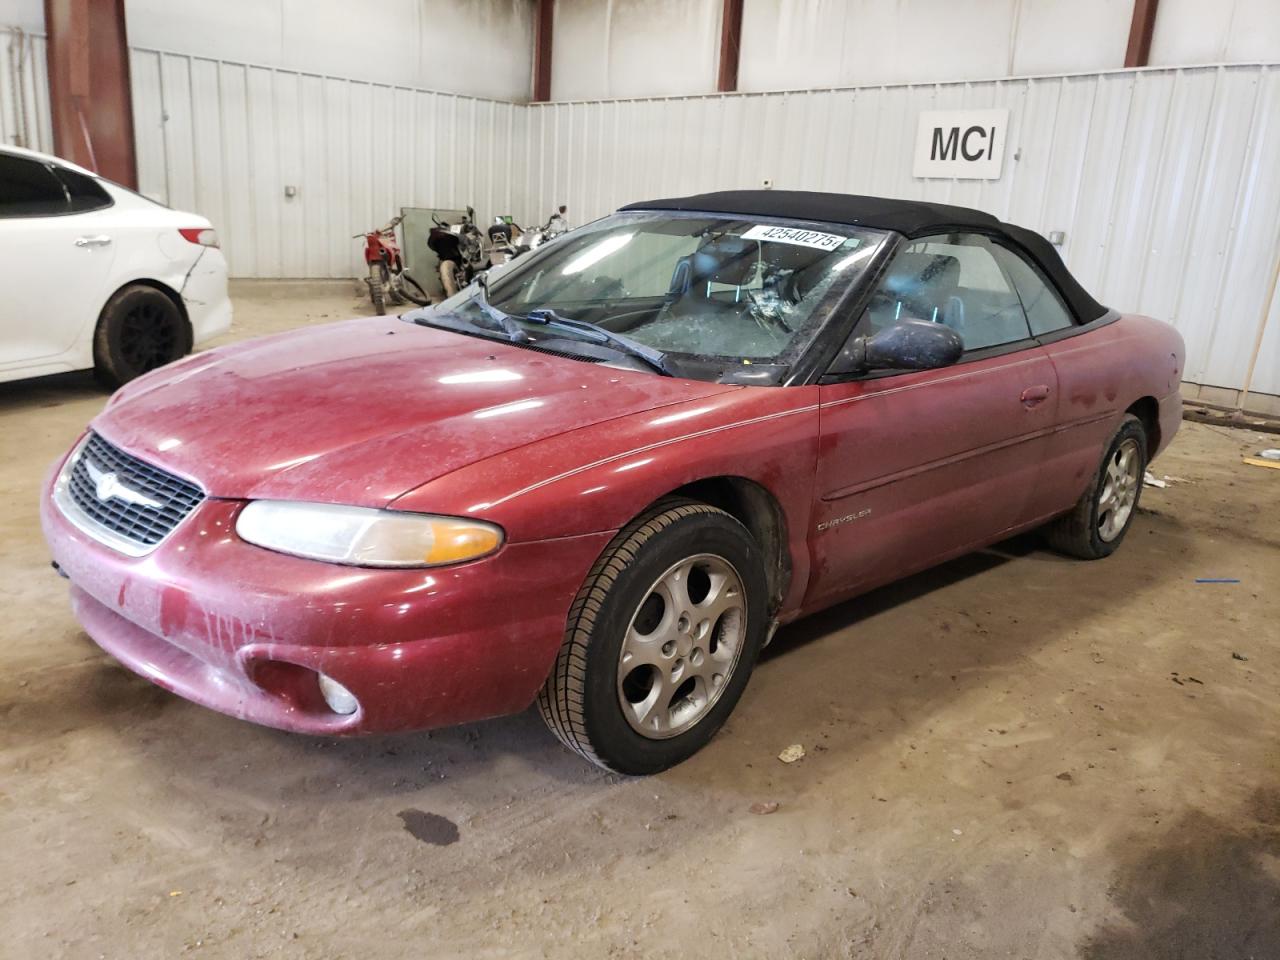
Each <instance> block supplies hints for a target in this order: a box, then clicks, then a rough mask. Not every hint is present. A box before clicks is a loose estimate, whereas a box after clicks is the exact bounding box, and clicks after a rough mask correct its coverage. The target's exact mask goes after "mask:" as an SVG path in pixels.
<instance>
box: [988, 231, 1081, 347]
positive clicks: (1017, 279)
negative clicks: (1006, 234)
mask: <svg viewBox="0 0 1280 960" xmlns="http://www.w3.org/2000/svg"><path fill="white" fill-rule="evenodd" d="M995 255H996V257H998V258H999V260H1000V264H1001V266H1003V267H1004V269H1005V272H1006V273H1008V275H1009V278H1010V279H1011V280H1013V286H1014V288H1015V289H1016V290H1017V291H1018V297H1019V298H1020V299H1021V300H1022V308H1023V309H1024V310H1025V311H1026V313H1027V322H1028V323H1029V324H1030V325H1031V333H1032V335H1034V336H1037V337H1038V336H1040V334H1042V333H1052V332H1053V331H1054V330H1063V329H1065V328H1067V327H1071V326H1074V325H1075V321H1073V320H1072V319H1071V314H1070V313H1069V312H1068V311H1067V308H1066V307H1065V306H1063V305H1062V300H1061V299H1059V297H1058V294H1057V291H1055V290H1054V289H1053V288H1052V287H1050V286H1049V284H1048V283H1047V282H1046V281H1045V280H1044V279H1043V278H1042V277H1041V276H1040V274H1039V272H1038V271H1037V270H1036V269H1035V268H1034V267H1032V266H1031V264H1029V263H1027V261H1025V260H1024V259H1022V257H1021V256H1019V255H1018V254H1016V253H1014V252H1013V251H1012V250H1006V249H1005V248H1004V247H996V248H995Z"/></svg>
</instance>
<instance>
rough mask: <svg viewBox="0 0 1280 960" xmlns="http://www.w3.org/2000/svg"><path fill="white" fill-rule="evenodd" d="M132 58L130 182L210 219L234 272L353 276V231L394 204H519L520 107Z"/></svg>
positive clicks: (221, 65)
mask: <svg viewBox="0 0 1280 960" xmlns="http://www.w3.org/2000/svg"><path fill="white" fill-rule="evenodd" d="M130 53H131V62H130V69H131V72H132V77H133V112H134V129H135V135H136V139H137V146H138V184H139V188H140V190H141V191H142V192H143V193H145V194H147V195H149V196H153V197H155V198H157V199H160V200H162V201H163V202H165V203H167V204H169V205H170V206H174V207H178V208H183V209H188V210H194V211H198V212H200V213H202V214H204V215H205V216H207V217H209V219H211V220H212V221H213V222H214V224H215V226H216V227H217V228H218V231H219V234H220V235H221V237H222V245H223V248H224V249H225V250H226V253H227V257H228V260H229V262H230V267H231V272H232V274H233V275H234V276H237V277H350V276H354V275H355V274H357V273H362V272H363V265H362V261H361V258H360V244H359V243H358V242H357V241H356V240H353V239H352V235H353V234H356V233H362V232H364V231H365V230H369V229H372V228H374V227H378V226H381V225H382V224H383V223H385V222H386V221H387V220H389V219H390V218H391V217H392V216H393V215H394V214H396V213H397V212H399V209H400V207H402V206H421V207H442V208H455V209H456V208H458V207H459V206H460V205H465V204H467V203H468V202H469V203H472V204H474V205H475V206H476V208H477V209H478V211H480V212H481V213H484V214H486V215H487V214H489V213H491V212H503V213H506V212H510V211H511V210H512V209H513V206H514V204H515V203H516V202H517V198H516V197H515V195H514V191H516V190H517V189H518V186H517V184H516V183H514V182H513V180H512V178H511V175H510V174H511V170H512V161H511V157H512V153H513V148H515V147H516V145H519V146H520V147H523V144H524V141H525V137H526V135H525V120H526V112H527V111H526V108H525V107H524V106H521V105H518V104H512V103H504V102H499V101H493V100H480V99H476V98H473V97H462V96H455V95H452V94H446V93H433V92H429V91H424V90H415V89H410V88H406V87H398V86H389V85H384V84H377V83H368V82H363V81H355V80H347V79H342V78H339V77H328V76H320V75H317V74H311V73H303V72H298V71H291V70H280V69H275V68H272V67H260V66H253V65H249V64H244V63H232V62H229V61H223V60H210V59H205V58H201V57H191V56H185V55H180V54H172V53H162V52H159V51H155V50H144V49H138V48H134V49H132V50H131V52H130ZM519 153H520V154H521V155H522V156H523V154H524V151H523V149H520V150H519ZM286 186H292V187H296V188H297V193H296V196H294V197H291V198H290V197H286V196H285V187H286Z"/></svg>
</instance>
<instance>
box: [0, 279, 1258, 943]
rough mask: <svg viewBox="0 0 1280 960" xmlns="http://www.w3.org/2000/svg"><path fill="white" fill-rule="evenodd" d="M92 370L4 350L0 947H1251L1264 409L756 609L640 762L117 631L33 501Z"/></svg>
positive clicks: (88, 400) (339, 305) (258, 308)
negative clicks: (90, 615)
mask: <svg viewBox="0 0 1280 960" xmlns="http://www.w3.org/2000/svg"><path fill="white" fill-rule="evenodd" d="M236 307H237V314H236V325H235V330H234V332H233V334H232V337H233V338H235V337H245V336H252V335H256V334H260V333H264V332H267V331H272V330H278V329H284V328H286V327H290V326H294V325H299V324H306V323H318V322H324V321H325V320H328V319H337V318H340V317H344V316H348V315H352V314H355V313H361V312H368V309H367V305H365V304H361V303H360V301H358V300H357V299H356V297H355V295H354V292H353V288H350V287H347V286H335V287H332V288H330V289H329V290H328V291H327V292H323V293H320V294H317V293H316V292H315V291H314V289H307V288H288V287H284V288H272V289H269V290H263V289H261V288H254V287H251V286H247V285H241V286H239V287H238V288H237V304H236ZM105 399H106V398H105V395H104V394H103V393H102V392H101V391H99V390H98V389H97V388H96V387H94V385H93V383H92V381H91V379H90V378H88V377H87V376H80V375H75V376H67V377H61V378H55V379H52V380H45V381H40V382H33V383H24V384H5V385H0V600H2V601H3V624H2V625H0V933H2V935H0V957H6V958H8V957H13V958H23V960H27V958H35V957H41V958H43V957H76V958H79V957H88V958H99V957H102V958H128V960H138V958H150V957H174V956H178V955H185V954H188V953H190V954H193V955H197V956H208V957H225V958H250V957H291V958H292V957H298V958H324V960H331V958H339V957H346V958H353V960H354V958H361V960H363V958H369V957H379V958H382V957H389V958H413V960H421V958H435V957H466V958H498V957H548V958H556V960H564V958H578V957H581V958H602V957H624V956H625V957H634V956H645V957H684V956H720V957H729V958H754V957H770V958H773V957H803V958H872V957H874V958H926V957H936V958H944V957H945V958H949V960H964V958H984V960H985V958H993V957H1014V958H1056V957H1081V958H1086V960H1121V958H1124V960H1129V958H1175V957H1177V958H1187V960H1191V958H1195V960H1205V958H1211V957H1213V958H1219V960H1228V958H1230V960H1236V958H1241V960H1243V958H1250V957H1252V958H1257V960H1262V958H1277V957H1280V592H1278V590H1277V588H1278V586H1280V549H1277V547H1278V546H1280V471H1273V470H1266V469H1262V468H1258V467H1251V466H1245V465H1242V464H1241V462H1240V457H1241V454H1242V453H1244V452H1252V451H1254V450H1256V449H1258V448H1259V447H1261V446H1276V445H1277V442H1276V440H1277V438H1275V437H1271V438H1266V439H1265V440H1264V439H1263V438H1262V437H1261V436H1260V435H1258V434H1254V433H1250V432H1245V431H1229V430H1222V429H1219V428H1213V427H1206V426H1200V425H1196V424H1186V425H1184V426H1183V428H1182V431H1181V433H1180V434H1179V435H1178V438H1177V441H1176V442H1175V443H1174V445H1173V447H1172V449H1171V450H1170V451H1169V452H1168V453H1167V454H1166V455H1165V456H1164V457H1163V458H1161V459H1160V460H1159V461H1158V462H1157V463H1156V464H1155V465H1154V470H1155V472H1156V473H1157V475H1159V476H1165V475H1171V476H1174V477H1178V478H1182V482H1174V483H1170V485H1169V486H1168V487H1167V488H1166V489H1163V490H1159V489H1147V490H1146V491H1145V492H1144V494H1143V509H1142V512H1141V515H1140V516H1139V517H1138V518H1137V520H1136V521H1135V523H1134V526H1133V529H1132V530H1131V531H1130V533H1129V537H1128V540H1127V541H1126V543H1125V544H1124V546H1123V548H1122V549H1121V550H1120V551H1119V552H1118V553H1117V554H1116V555H1115V556H1113V557H1111V558H1109V559H1107V560H1104V561H1100V562H1096V563H1081V562H1079V561H1072V560H1067V559H1064V558H1061V557H1059V556H1056V555H1054V554H1052V553H1049V552H1047V551H1046V550H1044V549H1042V548H1041V546H1040V545H1039V544H1038V542H1037V541H1036V540H1035V539H1034V538H1020V539H1018V540H1015V541H1011V542H1008V543H1004V544H1001V545H999V546H998V547H997V548H994V549H992V550H989V551H986V552H984V553H981V554H978V555H975V556H972V557H969V558H966V559H963V560H960V561H957V562H954V563H950V564H948V565H946V566H944V567H941V568H939V569H936V570H933V571H931V572H928V573H926V574H923V575H921V576H917V577H913V578H912V579H910V580H907V581H905V582H903V583H900V584H898V585H895V586H893V587H890V588H888V589H884V590H880V591H878V592H876V593H874V594H871V595H869V596H867V597H864V598H862V599H859V600H856V601H854V602H851V603H847V604H844V605H842V606H840V607H838V608H836V609H833V610H830V611H828V612H826V613H824V614H822V615H820V616H817V617H815V618H812V619H810V620H807V621H802V622H800V623H798V624H795V625H793V626H791V627H788V628H786V629H784V630H783V631H781V632H780V633H779V635H778V638H777V639H776V641H775V642H774V644H773V646H772V647H771V648H770V649H769V651H768V652H767V656H766V659H765V661H764V662H763V663H762V664H761V665H760V667H759V669H758V670H757V672H756V675H755V677H754V679H753V680H752V683H751V686H750V687H749V689H748V690H747V693H746V696H745V697H744V699H743V701H742V704H741V705H740V707H739V709H738V711H737V713H736V714H735V716H734V717H733V718H732V719H731V720H730V722H729V724H728V725H727V727H726V728H725V730H724V731H723V732H722V733H721V734H720V736H719V737H717V739H716V740H715V741H714V742H713V743H712V744H711V746H710V747H709V748H708V749H706V750H705V751H703V752H702V753H701V754H700V755H698V756H697V757H695V758H694V759H692V760H691V761H689V762H687V763H685V764H683V765H682V766H680V767H678V768H677V769H675V770H672V771H670V772H668V773H666V774H664V775H662V776H659V777H655V778H652V779H645V780H638V779H625V778H620V777H616V776H609V775H607V774H605V773H603V772H601V771H599V770H596V769H594V768H592V767H589V766H587V765H586V764H584V763H583V762H581V761H580V760H578V759H577V758H576V757H574V756H572V755H570V754H569V753H567V752H566V751H564V750H563V749H562V748H561V747H560V746H559V745H558V743H557V742H556V741H555V740H554V739H553V738H552V736H551V735H550V734H549V733H548V732H547V731H546V730H545V729H544V728H543V726H542V723H541V721H540V720H539V719H538V718H537V716H536V715H535V714H534V713H533V712H532V711H530V712H526V713H525V714H522V715H520V716H516V717H511V718H507V719H503V720H496V721H492V722H489V723H484V724H479V725H475V726H470V727H463V728H458V729H450V730H444V731H437V732H435V733H433V734H431V735H426V734H418V735H404V736H395V737H379V738H375V739H364V740H352V741H336V740H318V739H309V738H304V737H300V736H295V735H289V734H285V733H279V732H276V731H272V730H266V729H261V728H258V727H255V726H251V725H249V724H246V723H241V722H237V721H235V720H232V719H229V718H227V717H223V716H220V715H218V714H215V713H212V712H210V711H208V710H204V709H202V708H200V707H197V706H194V705H192V704H189V703H187V702H185V701H182V700H180V699H178V698H176V697H173V696H171V695H169V694H167V693H164V692H162V691H160V690H158V689H157V688H155V687H152V686H151V685H149V684H148V683H146V682H145V681H143V680H141V679H138V678H137V677H135V676H133V675H132V674H129V673H127V672H125V671H124V670H122V669H121V668H119V667H118V666H116V665H114V663H113V662H112V661H111V660H110V659H109V658H107V657H106V656H105V655H103V654H101V653H100V652H99V651H98V650H97V648H96V647H95V646H94V645H93V644H92V643H91V642H90V641H89V640H88V638H87V637H86V636H85V635H84V634H83V633H82V632H81V630H80V629H79V627H78V626H77V624H76V622H75V620H74V619H73V618H72V616H71V612H70V609H69V606H68V601H67V595H66V586H65V583H64V582H63V581H62V580H60V579H59V578H58V577H57V576H55V575H54V573H53V571H52V570H50V568H49V560H48V553H47V551H46V549H45V545H44V543H43V540H42V539H41V535H40V530H39V526H38V522H37V514H36V500H37V488H38V484H39V482H40V479H41V477H42V476H43V475H44V473H45V470H46V468H47V466H48V464H49V463H50V461H52V460H53V458H54V457H55V456H56V455H57V454H58V453H60V452H61V451H62V450H64V449H65V448H66V447H67V446H68V445H69V444H70V443H71V442H72V440H73V439H74V438H75V437H76V436H77V434H78V433H79V431H80V430H81V428H82V427H83V425H84V424H85V422H86V421H87V420H88V419H89V418H90V417H91V416H92V415H93V414H94V413H96V412H97V411H98V410H99V409H100V408H101V407H102V405H103V403H104V401H105ZM1198 577H1231V578H1238V579H1239V580H1240V582H1239V583H1235V584H1197V583H1196V578H1198ZM1233 654H1239V657H1238V658H1237V657H1233ZM1244 658H1247V659H1244ZM797 743H798V744H801V745H802V746H803V747H804V750H805V753H806V755H805V757H804V758H803V759H802V760H800V761H798V762H796V763H792V764H783V763H781V762H779V760H778V759H777V755H778V753H779V752H780V751H781V750H782V749H783V748H785V747H787V746H788V745H790V744H797ZM757 803H776V804H778V809H777V811H776V812H775V813H772V814H769V815H758V814H753V813H752V812H751V809H750V808H751V807H752V805H753V804H757Z"/></svg>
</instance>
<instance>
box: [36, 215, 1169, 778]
mask: <svg viewBox="0 0 1280 960" xmlns="http://www.w3.org/2000/svg"><path fill="white" fill-rule="evenodd" d="M1182 366H1183V344H1182V340H1181V338H1180V337H1179V335H1178V334H1177V332H1175V331H1174V330H1173V329H1172V328H1171V327H1169V326H1166V325H1165V324H1163V323H1160V322H1158V321H1156V320H1151V319H1148V318H1146V317H1140V316H1129V315H1121V314H1118V313H1116V312H1115V311H1114V310H1110V309H1108V308H1106V307H1104V306H1102V305H1100V304H1099V303H1097V302H1096V301H1095V300H1094V299H1093V298H1092V297H1090V296H1089V294H1088V293H1086V292H1085V291H1084V290H1083V289H1082V288H1081V286H1080V285H1079V284H1078V283H1077V282H1076V281H1075V280H1074V279H1073V278H1072V277H1071V275H1070V274H1069V273H1068V272H1067V270H1066V268H1065V267H1064V266H1063V264H1062V261H1061V260H1060V259H1059V257H1058V256H1057V254H1056V252H1055V251H1054V249H1053V248H1052V247H1051V246H1050V245H1049V244H1048V243H1047V242H1046V241H1045V240H1043V239H1042V238H1041V237H1040V236H1038V235H1036V234H1034V233H1032V232H1030V231H1027V230H1024V229H1021V228H1018V227H1015V226H1011V225H1009V224H1005V223H1002V222H1000V221H998V220H996V219H995V218H993V217H991V216H990V215H987V214H984V213H980V212H977V211H974V210H967V209H963V208H959V207H948V206H939V205H934V204H928V203H918V202H908V201H901V200H885V199H876V198H869V197H854V196H843V195H834V194H820V193H802V192H794V193H789V192H779V191H770V192H730V193H712V194H706V195H702V196H694V197H684V198H679V199H670V200H660V201H653V202H647V203H638V204H633V205H632V206H629V207H626V208H623V209H622V210H620V211H618V212H617V213H615V214H613V215H612V216H609V217H606V218H604V219H602V220H599V221H597V222H595V223H593V224H590V225H588V226H586V227H583V228H581V229H579V230H576V231H574V232H572V233H569V234H567V235H565V236H564V237H562V238H560V239H558V240H557V241H555V242H554V243H551V244H548V245H547V246H546V247H544V248H542V249H540V250H538V251H537V252H535V253H534V254H531V255H529V256H528V257H526V258H523V259H521V260H517V261H515V262H514V263H513V264H512V265H511V266H510V267H508V268H506V269H505V270H504V271H503V272H502V273H501V275H493V276H491V277H490V278H489V279H488V281H487V282H485V281H483V280H482V281H481V282H480V283H478V284H475V285H472V286H471V287H469V288H467V289H465V290H463V291H461V292H460V293H458V294H456V295H455V296H453V297H451V298H450V299H448V300H446V301H444V302H443V303H440V304H438V305H436V306H434V307H430V308H425V309H421V310H415V311H412V312H410V313H407V314H405V315H403V316H402V317H398V318H396V317H375V318H371V319H361V320H353V321H349V322H344V323H338V324H333V325H330V326H325V327H319V328H308V329H305V330H298V331H295V332H292V333H286V334H282V335H278V336H272V337H266V338H263V339H260V340H254V341H249V342H245V343H240V344H237V345H235V346H230V347H224V348H220V349H217V350H213V351H210V352H208V353H203V354H199V355H197V356H194V357H190V358H188V359H186V360H183V361H180V362H179V363H176V364H173V365H171V366H168V367H165V368H162V369H160V370H157V371H155V372H153V373H150V374H148V375H146V376H144V377H142V378H140V379H138V380H136V381H134V382H133V383H131V384H129V385H128V386H126V387H125V388H124V389H122V390H120V391H119V392H118V393H117V394H115V396H114V397H112V399H111V401H110V402H109V403H108V404H107V407H106V409H105V410H104V411H103V412H102V413H101V414H100V415H99V416H98V417H97V418H96V419H95V420H94V421H93V422H92V423H91V424H90V427H89V430H88V432H87V433H86V434H85V435H84V436H83V437H82V438H81V439H80V441H79V442H77V443H76V444H75V446H74V447H73V448H72V450H71V451H70V452H69V453H68V454H67V456H66V457H65V458H64V459H63V460H62V461H60V462H59V463H58V464H56V465H55V467H54V469H53V471H52V473H51V476H50V478H49V482H48V488H47V490H46V494H45V496H44V498H43V504H42V517H43V524H44V530H45V534H46V536H47V538H48V541H49V544H50V546H51V548H52V551H53V556H54V558H55V562H56V565H57V567H58V568H59V569H60V571H61V572H62V573H63V574H64V575H65V576H66V577H68V578H69V579H70V583H71V596H72V602H73V604H74V607H75V611H76V614H77V616H78V617H79V619H80V622H81V623H82V624H83V625H84V628H85V630H86V631H88V633H89V635H90V636H91V637H93V639H94V640H95V641H97V643H98V644H100V645H101V646H102V647H103V648H104V649H105V650H107V651H108V652H109V653H111V654H113V655H114V656H115V657H116V658H117V659H119V660H120V661H121V662H122V663H123V664H125V665H126V666H127V667H129V668H131V669H132V670H134V671H136V672H138V673H140V674H141V675H143V676H144V677H148V678H150V679H151V680H153V681H154V682H156V683H158V684H160V685H161V686H163V687H166V688H168V689H169V690H172V691H174V692H176V693H178V694H179V695H181V696H183V697H187V698H189V699H191V700H193V701H196V702H197V703H201V704H204V705H206V706H209V707H212V708H213V709H215V710H221V711H223V712H225V713H228V714H231V715H233V716H237V717H242V718H244V719H247V720H252V721H254V722H257V723H262V724H267V725H270V726H274V727H280V728H283V729H287V730H294V731H300V732H305V733H313V734H353V733H364V732H368V731H390V730H406V729H415V728H428V727H434V726H440V725H444V724H455V723H462V722H466V721H474V720H479V719H481V718H484V717H492V716H495V715H500V714H508V713H512V712H515V711H519V710H522V709H524V708H526V707H527V706H529V704H531V703H532V702H533V701H535V700H536V701H537V702H538V704H539V707H540V709H541V712H542V714H543V716H544V717H545V719H546V721H547V723H548V724H549V725H550V727H551V729H552V730H553V731H554V732H555V733H556V734H557V735H558V736H559V737H560V739H561V740H563V741H564V743H565V744H567V745H568V746H569V747H571V748H572V749H574V750H576V751H578V752H579V753H580V754H582V755H583V756H584V757H586V758H587V759H589V760H591V761H594V762H595V763H598V764H601V765H602V766H605V767H608V768H610V769H613V770H617V771H622V772H625V773H632V774H639V773H649V772H654V771H658V770H661V769H663V768H665V767H668V766H670V765H671V764H674V763H677V762H679V761H681V760H683V759H684V758H686V757H688V756H689V755H690V754H692V753H693V752H694V751H696V750H697V749H699V748H700V747H701V746H702V745H703V744H705V743H706V742H707V741H708V740H709V739H710V738H711V736H712V735H713V734H714V733H715V731H716V729H717V728H718V727H719V726H720V725H721V724H722V723H723V722H724V720H725V718H726V717H727V716H728V714H729V712H730V711H731V710H733V708H734V706H735V704H736V703H737V702H738V699H739V697H741V695H742V692H743V689H744V687H745V686H746V684H747V679H748V677H749V676H750V674H751V671H752V668H753V667H754V666H755V663H756V659H757V656H758V655H759V653H760V650H761V648H762V647H763V646H764V645H765V643H766V642H767V641H768V639H769V638H770V636H771V635H772V633H773V631H774V630H775V629H776V628H777V627H778V625H779V624H784V623H787V622H789V621H792V620H795V619H796V618H797V617H801V616H804V615H805V614H808V613H811V612H813V611H815V610H818V609H820V608H823V607H827V606H829V605H831V604H834V603H837V602H839V601H841V600H845V599H847V598H849V597H852V596H854V595H856V594H858V593H861V592H864V591H866V590H869V589H871V588H873V587H875V586H877V585H879V584H884V583H886V582H888V581H891V580H894V579H896V578H899V577H902V576H905V575H907V574H910V573H912V572H914V571H918V570H921V569H923V568H925V567H928V566H930V565H933V564H937V563H941V562H943V561H945V560H947V559H949V558H952V557H955V556H958V555H960V554H963V553H965V552H967V551H972V550H975V549H977V548H980V547H983V546H984V545H987V544H990V543H992V542H994V541H997V540H1000V539H1002V538H1005V537H1009V536H1010V535H1012V534H1014V533H1017V532H1018V531H1022V530H1029V529H1031V528H1035V527H1040V526H1044V527H1045V528H1046V530H1047V531H1048V537H1049V540H1050V542H1051V543H1052V544H1053V545H1055V546H1056V547H1057V548H1059V549H1061V550H1063V551H1066V552H1067V553H1070V554H1073V555H1075V556H1078V557H1083V558H1097V557H1105V556H1106V555H1107V554H1109V553H1111V552H1112V551H1113V550H1114V549H1115V548H1116V547H1117V546H1118V545H1119V543H1120V541H1121V540H1122V539H1123V537H1124V535H1125V531H1126V530H1127V529H1128V527H1129V525H1130V523H1132V521H1133V517H1134V512H1135V508H1136V506H1137V503H1138V497H1139V495H1140V493H1141V485H1142V477H1143V471H1144V468H1145V466H1146V464H1147V462H1148V460H1149V459H1150V458H1151V457H1153V456H1155V455H1156V454H1157V453H1159V452H1160V450H1161V449H1163V448H1164V447H1165V446H1166V445H1167V444H1168V443H1169V441H1170V439H1171V438H1172V437H1173V435H1174V432H1175V431H1176V430H1177V428H1178V424H1179V418H1180V409H1181V403H1180V400H1179V393H1178V385H1179V380H1180V377H1181V373H1182Z"/></svg>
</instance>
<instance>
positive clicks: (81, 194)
mask: <svg viewBox="0 0 1280 960" xmlns="http://www.w3.org/2000/svg"><path fill="white" fill-rule="evenodd" d="M55 170H56V172H57V174H58V179H59V180H61V181H62V185H63V186H64V187H66V188H67V196H68V197H69V199H70V201H71V213H85V212H86V211H89V210H101V209H102V208H103V207H109V206H111V204H113V203H114V202H115V201H114V200H112V199H111V194H109V193H107V191H106V190H105V189H104V188H103V186H102V184H101V183H99V182H98V181H97V180H95V179H94V178H93V177H86V176H85V175H84V174H83V173H77V172H76V171H74V170H66V169H63V168H61V167H58V168H55Z"/></svg>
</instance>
